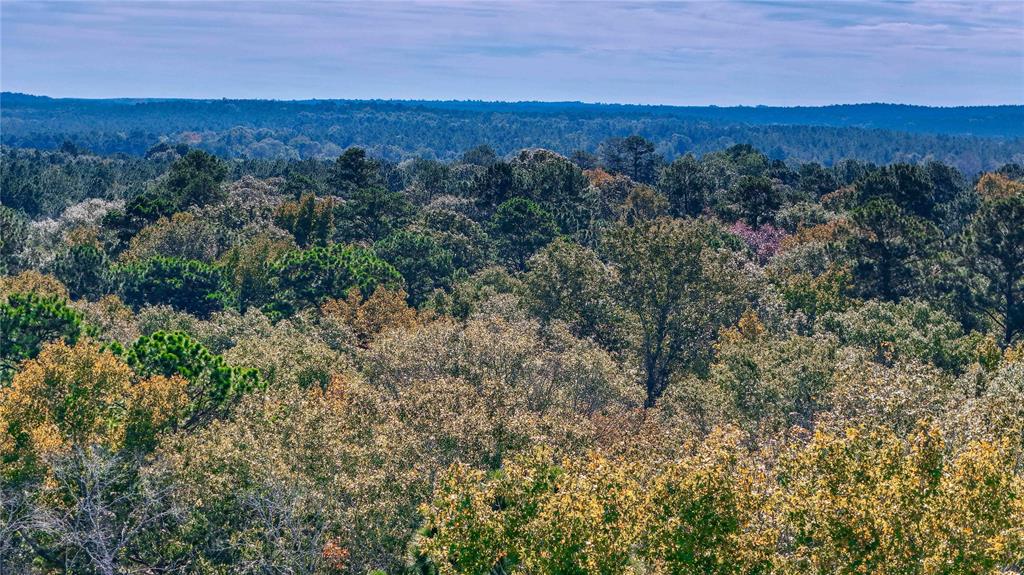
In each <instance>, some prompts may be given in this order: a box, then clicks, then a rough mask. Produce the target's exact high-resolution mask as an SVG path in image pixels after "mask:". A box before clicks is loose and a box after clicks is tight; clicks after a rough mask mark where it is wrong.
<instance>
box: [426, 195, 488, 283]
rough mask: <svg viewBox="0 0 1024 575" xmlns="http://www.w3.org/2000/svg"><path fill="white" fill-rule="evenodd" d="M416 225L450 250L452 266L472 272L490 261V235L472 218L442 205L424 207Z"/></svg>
mask: <svg viewBox="0 0 1024 575" xmlns="http://www.w3.org/2000/svg"><path fill="white" fill-rule="evenodd" d="M420 225H421V226H422V227H423V228H424V231H425V232H426V233H429V234H430V235H431V236H433V237H434V239H436V240H437V242H438V243H439V244H440V245H441V247H443V248H444V249H446V250H448V251H449V252H451V254H452V264H453V265H454V266H455V269H457V270H458V269H462V270H466V271H467V272H475V271H477V270H478V269H480V268H482V267H484V266H485V265H487V264H488V263H490V262H491V261H492V258H493V255H492V253H491V252H492V248H491V238H490V237H488V236H487V232H485V231H484V229H483V226H481V225H480V224H478V223H477V222H475V221H473V219H472V218H470V217H468V216H466V215H463V214H460V213H458V212H455V211H452V210H446V209H428V210H425V211H424V212H423V214H422V215H421V222H420Z"/></svg>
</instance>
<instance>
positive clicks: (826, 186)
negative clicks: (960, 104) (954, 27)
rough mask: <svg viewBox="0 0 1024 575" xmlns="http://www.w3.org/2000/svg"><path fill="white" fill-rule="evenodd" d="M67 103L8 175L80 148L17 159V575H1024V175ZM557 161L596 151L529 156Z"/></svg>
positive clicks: (0, 404)
mask: <svg viewBox="0 0 1024 575" xmlns="http://www.w3.org/2000/svg"><path fill="white" fill-rule="evenodd" d="M7 97H8V96H5V98H7ZM29 104H31V105H37V104H38V103H37V102H35V101H34V100H30V101H29ZM29 104H26V105H21V104H19V105H17V106H12V110H11V111H10V116H8V115H7V114H8V113H9V110H8V109H7V108H6V105H7V100H5V109H4V114H5V116H4V141H5V142H7V143H11V144H18V145H27V144H29V143H34V144H36V145H39V146H40V147H42V148H52V149H26V148H22V147H16V146H4V147H3V148H2V149H0V168H2V169H0V204H2V205H0V230H2V231H3V233H2V235H0V572H3V573H30V574H38V575H50V574H57V573H68V574H75V575H79V574H81V575H95V574H98V575H119V574H127V573H147V574H157V573H161V574H182V575H184V574H203V575H224V574H229V573H231V574H235V573H238V574H250V573H251V574H268V573H288V574H310V575H312V574H324V575H342V574H359V575H365V574H367V573H377V574H380V573H389V574H422V575H428V574H431V575H432V574H467V575H470V574H472V575H484V574H512V573H516V574H538V575H555V574H558V575H563V574H588V575H589V574H595V575H597V574H618V573H632V574H636V575H641V574H645V575H646V574H650V575H662V574H665V575H668V574H685V573H700V574H722V575H726V574H748V573H749V574H755V573H756V574H780V575H798V574H799V575H803V574H806V575H822V574H833V573H874V574H892V573H907V574H918V573H920V574H940V573H943V574H951V575H953V574H965V573H976V574H996V573H1019V572H1020V570H1021V569H1022V568H1024V527H1022V526H1024V167H1022V166H1021V164H1019V163H1005V164H1001V165H998V166H994V167H991V169H990V170H989V171H987V172H985V173H980V174H975V173H973V172H967V173H965V172H964V171H963V170H961V169H958V168H957V167H956V166H954V165H950V164H949V163H945V162H942V161H936V160H927V159H926V158H925V156H926V154H922V155H921V156H920V157H914V158H913V161H911V162H895V163H886V162H871V161H866V160H858V159H850V158H847V159H842V160H841V161H835V162H829V163H821V162H804V161H800V156H799V155H796V154H793V155H791V154H783V155H785V156H786V159H785V160H783V159H781V158H779V157H775V154H774V153H766V150H761V149H758V148H757V147H754V146H751V145H749V144H732V143H731V140H732V138H725V137H722V136H715V137H714V138H711V137H709V138H708V139H706V140H703V141H702V143H701V144H700V145H699V146H697V151H703V152H706V153H701V154H693V153H685V154H681V155H675V154H669V153H666V146H669V148H671V146H673V145H674V144H670V143H668V140H664V139H659V138H657V137H651V138H645V137H643V136H641V135H638V134H634V133H632V131H633V129H635V128H637V127H638V126H647V127H652V128H651V129H654V128H653V126H661V128H659V129H664V130H666V132H665V133H667V132H668V131H670V130H674V129H675V128H674V127H672V126H682V125H690V124H686V123H685V122H683V123H680V122H682V121H681V120H678V119H665V118H660V119H659V118H657V117H655V116H643V115H642V114H640V112H637V117H635V118H629V117H627V116H625V115H624V116H605V115H603V112H600V110H597V111H595V110H583V111H581V117H580V118H568V117H565V118H563V117H562V115H563V112H556V113H553V114H550V115H547V114H548V113H547V112H545V113H544V114H546V115H545V116H544V117H543V119H541V118H542V117H541V115H529V114H525V113H521V112H519V111H517V112H515V113H508V112H506V111H497V110H484V111H480V110H473V109H452V110H440V109H419V108H414V107H409V106H407V105H397V104H383V103H374V104H367V103H362V104H351V103H350V104H341V103H334V102H329V103H273V102H266V103H240V102H227V101H225V102H209V103H198V102H179V101H168V102H162V103H161V102H144V103H134V102H78V101H67V102H65V101H58V102H53V103H45V105H44V104H39V106H41V108H40V109H42V110H43V111H42V112H39V111H36V112H33V111H31V110H30V108H31V106H30V105H29ZM76 106H80V107H81V108H76ZM247 106H254V107H260V109H261V110H262V111H261V112H260V113H259V114H258V115H259V116H261V117H263V118H265V119H266V123H267V125H260V126H250V127H246V128H238V127H235V123H236V122H238V121H239V118H253V117H255V116H254V114H255V112H254V111H253V110H251V109H247ZM459 106H461V107H468V108H472V106H469V105H465V106H463V105H461V104H460V105H459ZM481 106H483V107H484V108H486V106H487V105H484V104H482V105H481ZM204 107H209V109H210V116H209V117H206V118H205V119H204V117H201V116H199V115H197V114H199V112H197V110H201V109H203V108H204ZM297 107H306V108H308V109H309V110H311V112H310V113H309V114H308V116H307V115H303V114H299V115H298V116H296V115H295V113H294V109H295V108H297ZM225 110H233V111H232V112H231V114H226V112H225ZM274 110H277V111H276V112H275V111H274ZM317 110H320V111H317ZM323 110H329V111H328V112H324V111H323ZM61 111H63V112H61ZM72 111H73V113H72ZM1002 111H1006V110H997V111H996V112H999V113H1001V112H1002ZM996 112H993V113H996ZM1009 112H1013V110H1012V109H1011V110H1009ZM65 113H66V115H64V114H65ZM965 113H967V114H973V113H975V112H973V111H970V110H967V111H966V112H965ZM986 113H987V112H986ZM587 114H592V116H593V117H590V118H584V117H582V116H586V115H587ZM328 116H330V117H331V118H333V119H332V120H330V121H327V122H325V121H324V118H325V117H328ZM57 118H61V120H60V122H58V120H57ZM282 118H284V119H287V122H296V121H300V122H304V123H303V124H301V126H307V127H309V129H310V134H312V135H311V136H309V137H307V139H306V140H305V144H301V145H300V144H299V143H297V142H296V140H295V138H299V137H301V136H296V135H293V136H291V138H292V139H287V138H285V139H278V138H279V137H281V136H280V135H281V134H284V133H293V132H290V131H292V130H295V132H294V134H297V133H299V132H298V130H300V127H299V125H296V124H290V125H289V126H290V127H282V125H280V124H278V122H279V121H281V120H282ZM297 118H299V119H298V120H297ZM389 118H390V119H389ZM201 119H203V121H208V122H209V124H206V125H205V128H203V129H201V130H199V131H197V132H196V133H195V135H196V137H195V138H194V141H193V143H194V144H195V145H192V146H190V145H189V144H187V143H185V142H183V141H181V138H179V137H177V136H175V135H178V136H180V134H179V132H177V130H180V129H183V128H182V126H183V124H182V122H196V124H195V125H196V126H200V127H202V126H203V124H202V123H201V122H200V120H201ZM101 120H102V121H101ZM332 122H340V124H332ZM346 122H347V123H346ZM59 123H63V126H64V129H65V130H66V131H64V132H62V131H60V130H59V129H58V128H59V125H58V124H59ZM328 124H331V125H333V126H339V125H342V126H353V125H357V124H358V125H360V126H362V128H361V129H362V130H363V131H360V132H352V131H344V130H342V131H339V132H337V133H335V134H334V136H332V135H331V134H332V132H331V128H324V126H326V125H328ZM693 125H695V126H703V128H701V129H703V130H706V131H707V133H708V134H711V133H722V132H716V131H719V130H726V131H728V130H733V132H730V133H732V134H734V135H735V137H737V138H739V137H740V135H742V137H743V138H750V139H752V140H754V141H757V138H755V137H754V135H756V134H761V135H762V136H763V137H764V138H768V139H771V138H775V141H776V142H777V145H779V146H782V147H786V146H795V147H794V148H792V149H801V150H803V152H802V153H806V154H807V155H808V156H813V155H814V154H815V153H819V152H814V150H820V151H822V152H827V153H829V154H836V159H838V158H839V157H843V158H845V157H846V156H847V155H850V154H848V150H847V149H844V148H842V147H841V146H843V145H846V146H854V147H857V150H859V153H858V154H852V155H854V156H864V157H872V155H873V154H878V155H881V156H885V154H887V153H888V152H884V151H882V150H883V148H884V149H900V147H901V146H903V145H910V144H914V145H924V143H925V142H934V143H935V144H936V145H941V146H946V148H943V149H946V150H947V152H948V150H950V149H951V148H949V147H950V146H962V150H963V151H964V152H963V153H964V154H966V153H968V152H975V153H979V154H980V153H981V152H979V150H990V151H991V150H997V149H1012V148H1013V147H1014V146H1019V145H1020V143H1019V142H1017V141H1016V140H999V139H988V138H977V137H970V138H966V137H953V136H934V135H913V134H906V133H903V134H901V135H897V134H895V133H892V132H878V131H871V130H861V129H855V128H807V127H792V128H779V127H763V126H762V127H756V126H754V127H751V126H745V127H740V126H732V127H716V126H717V125H715V124H711V123H696V124H693ZM8 126H11V128H10V130H8ZM318 126H319V127H318ZM454 126H466V128H465V129H464V130H457V129H455V128H454ZM473 126H475V127H473ZM496 126H504V128H503V130H504V133H505V136H503V137H502V140H501V145H500V146H499V145H494V146H488V145H486V144H484V145H475V144H476V143H477V142H473V144H474V145H471V146H466V147H465V148H462V149H458V150H457V151H456V148H455V147H454V146H457V145H461V144H462V143H463V142H467V141H470V140H471V139H473V138H476V137H478V136H480V135H481V134H485V133H487V132H488V131H490V130H494V129H496V128H495V127H496ZM97 127H102V129H97ZM130 127H131V128H130ZM563 128H566V130H567V131H564V132H563V131H560V130H562V129H563ZM134 129H138V130H140V131H138V132H132V131H131V130H134ZM302 129H305V128H302ZM318 130H321V131H318ZM800 130H804V131H805V135H804V136H803V138H805V139H801V138H802V137H801V136H799V133H800ZM642 132H643V131H642ZM643 133H645V134H647V135H648V136H650V135H651V134H650V132H643ZM31 134H35V135H31ZM341 134H344V135H341ZM538 134H540V135H543V138H555V139H556V140H558V142H555V144H552V147H555V148H557V149H561V150H565V149H567V148H569V149H570V151H569V152H567V154H560V153H557V152H556V151H552V150H547V149H543V148H540V147H535V146H531V147H528V148H524V149H512V148H511V147H512V146H514V145H516V144H515V142H519V141H522V140H520V139H519V138H534V137H537V138H540V137H541V136H538ZM164 136H175V137H169V138H166V139H164ZM371 136H372V137H373V138H377V140H375V141H378V142H381V143H380V144H379V145H378V146H371V149H370V150H367V149H364V148H360V147H344V148H342V144H343V143H344V142H346V141H351V140H353V139H359V138H364V137H365V138H370V137H371ZM506 136H507V137H506ZM609 136H611V137H609ZM825 136H827V137H825ZM318 137H325V138H330V137H335V138H337V139H336V141H333V142H331V143H330V145H332V146H337V148H329V147H327V146H328V144H327V143H323V142H316V141H314V139H315V138H318ZM392 138H394V139H392ZM718 138H724V140H722V139H718ZM892 138H897V139H900V138H902V140H899V141H896V142H894V141H891V139H892ZM267 139H271V140H274V141H276V142H278V143H279V144H280V145H281V146H283V148H282V149H281V150H275V151H272V152H269V151H268V152H267V153H265V154H264V153H253V149H254V148H253V146H258V143H259V142H265V141H266V140H267ZM482 141H484V142H487V141H489V140H488V139H487V138H482ZM543 141H547V140H543ZM715 141H719V142H721V141H727V142H729V145H724V146H718V147H715V145H714V143H713V142H715ZM841 141H845V142H846V143H845V144H842V143H841ZM384 142H391V145H393V146H394V148H393V149H390V152H387V153H383V152H382V150H383V149H384V148H385V144H384ZM559 142H560V143H559ZM801 142H806V143H809V142H814V143H815V144H814V145H815V146H818V147H817V148H811V147H801V146H804V145H805V144H804V143H801ZM870 142H875V143H876V144H877V146H878V147H877V148H876V147H873V146H875V145H876V144H870ZM556 144H557V145H556ZM987 145H991V146H993V147H992V148H986V147H985V146H987ZM290 146H293V147H295V148H294V149H293V148H291V147H290ZM301 146H311V147H312V148H311V149H315V150H318V151H317V152H316V153H305V152H303V153H298V152H297V150H298V149H299V148H301ZM691 146H694V144H693V143H692V141H690V143H687V144H686V145H685V146H683V147H681V148H678V149H674V148H673V149H672V151H673V152H689V151H694V147H691ZM861 146H864V147H863V148H861ZM886 146H891V147H890V148H885V147H886ZM1001 146H1005V147H1006V148H1000V147H1001ZM910 147H911V148H913V146H910ZM210 149H214V150H217V151H219V152H221V155H220V156H218V155H214V154H210V153H209V152H208V151H204V150H210ZM283 150H284V151H283ZM286 150H292V152H295V153H291V152H287V151H286ZM330 150H335V151H334V152H331V151H330ZM416 150H424V151H426V153H425V154H424V156H425V157H419V156H415V155H413V156H412V157H408V156H407V153H408V152H412V151H416ZM111 151H114V152H119V153H116V154H109V153H106V152H111ZM121 152H124V153H121ZM376 152H381V153H376ZM948 153H952V152H948ZM954 155H955V154H954ZM295 156H303V158H302V159H299V158H297V157H295ZM432 156H440V157H441V158H442V159H438V158H437V157H432ZM942 157H945V156H942ZM957 157H959V156H957ZM978 157H981V156H978ZM1001 157H1004V156H1003V155H1001V153H1000V154H995V153H993V154H992V155H990V156H985V160H984V162H983V163H981V164H979V166H988V165H989V164H988V162H993V161H995V159H996V158H1001ZM908 159H910V158H908ZM919 160H920V161H919Z"/></svg>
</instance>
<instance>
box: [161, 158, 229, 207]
mask: <svg viewBox="0 0 1024 575" xmlns="http://www.w3.org/2000/svg"><path fill="white" fill-rule="evenodd" d="M227 175H228V168H227V166H226V165H224V162H222V161H220V159H218V158H217V157H216V156H214V155H212V154H208V153H206V152H204V151H202V150H189V152H188V153H187V154H185V157H183V158H180V159H178V160H176V161H175V162H174V163H173V164H171V169H170V170H169V171H168V172H167V179H166V180H164V186H165V188H166V189H167V191H168V193H170V195H171V197H172V198H173V200H174V201H175V202H176V205H177V206H179V207H181V208H187V207H189V206H205V205H207V204H212V203H216V202H219V201H221V200H223V199H224V198H225V197H226V193H225V191H224V189H223V188H222V187H221V183H222V182H223V181H224V178H225V177H227Z"/></svg>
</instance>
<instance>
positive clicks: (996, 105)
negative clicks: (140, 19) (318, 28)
mask: <svg viewBox="0 0 1024 575" xmlns="http://www.w3.org/2000/svg"><path fill="white" fill-rule="evenodd" d="M2 93H4V94H18V95H23V96H31V97H37V98H49V99H51V100H95V101H103V100H150V101H172V100H182V101H188V100H192V101H215V100H237V101H264V102H312V101H321V102H438V103H483V104H582V105H587V106H638V107H652V108H657V107H673V108H830V107H842V106H875V105H881V106H908V107H916V108H999V107H1013V106H1018V107H1019V106H1024V103H1002V104H1000V103H993V104H950V105H929V104H915V103H912V102H867V101H864V102H835V103H832V104H793V105H780V104H731V105H722V104H666V103H660V102H649V103H640V102H611V101H608V102H599V101H585V100H468V99H464V98H461V99H460V98H447V99H424V98H332V97H323V98H302V97H295V98H260V97H253V98H233V97H228V96H206V97H160V96H132V95H127V96H103V97H96V98H84V97H80V96H53V95H50V94H33V93H30V92H12V91H9V90H6V89H4V90H3V91H2Z"/></svg>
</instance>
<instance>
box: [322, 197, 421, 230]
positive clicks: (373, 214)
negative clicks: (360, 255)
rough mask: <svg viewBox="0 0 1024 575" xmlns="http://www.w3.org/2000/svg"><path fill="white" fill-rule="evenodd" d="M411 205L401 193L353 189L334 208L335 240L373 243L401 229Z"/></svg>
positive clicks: (410, 211)
mask: <svg viewBox="0 0 1024 575" xmlns="http://www.w3.org/2000/svg"><path fill="white" fill-rule="evenodd" d="M412 213H413V206H412V204H410V203H409V200H408V198H406V197H405V194H403V193H402V192H393V191H389V190H388V189H386V188H384V187H381V186H370V187H366V188H357V189H355V190H353V191H352V192H351V193H350V194H349V195H348V197H347V198H346V199H345V201H343V202H340V203H338V204H337V205H336V207H335V215H334V227H335V239H336V240H337V241H339V242H365V241H376V240H379V239H383V238H384V237H386V236H388V235H389V234H390V233H391V232H393V231H395V230H398V229H401V228H402V227H404V226H405V224H406V223H407V222H408V221H409V219H410V218H411V216H412Z"/></svg>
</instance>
